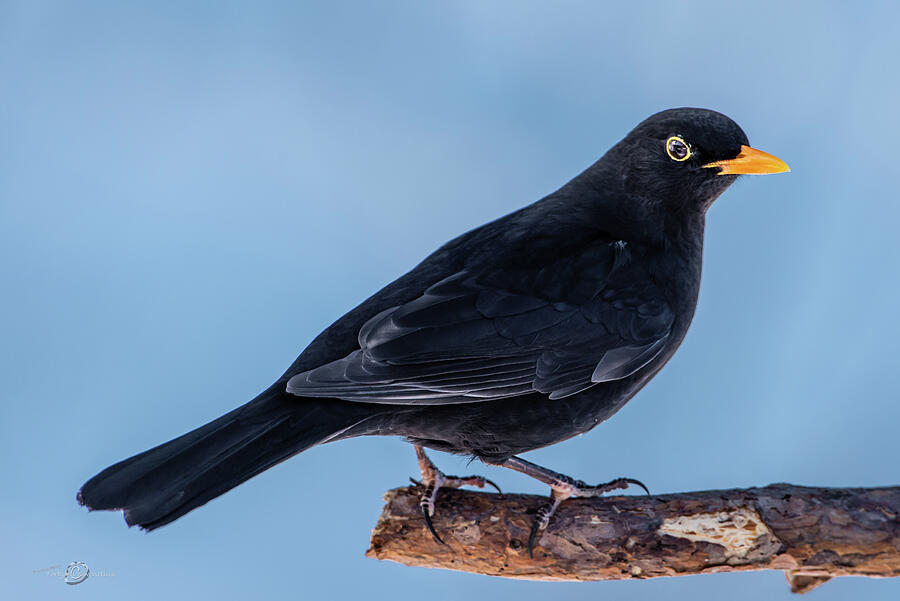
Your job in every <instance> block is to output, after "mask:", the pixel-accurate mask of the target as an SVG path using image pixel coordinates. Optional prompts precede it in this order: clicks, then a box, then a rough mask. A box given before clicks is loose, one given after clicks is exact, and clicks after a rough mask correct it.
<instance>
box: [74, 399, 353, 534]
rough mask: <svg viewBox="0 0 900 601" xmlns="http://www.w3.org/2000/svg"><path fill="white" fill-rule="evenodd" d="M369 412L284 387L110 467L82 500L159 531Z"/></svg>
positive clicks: (81, 493)
mask: <svg viewBox="0 0 900 601" xmlns="http://www.w3.org/2000/svg"><path fill="white" fill-rule="evenodd" d="M367 415H368V410H367V409H366V408H365V406H364V405H362V406H361V405H355V406H354V405H349V404H345V403H341V402H340V401H338V402H335V401H334V400H327V399H323V400H318V399H303V398H298V397H295V396H293V395H289V394H287V393H286V392H284V383H283V382H282V383H280V384H276V385H275V386H273V387H271V388H269V389H268V390H266V391H265V392H263V393H262V394H260V395H259V396H258V397H256V398H255V399H253V400H252V401H250V402H249V403H247V404H246V405H244V406H242V407H239V408H237V409H235V410H234V411H232V412H230V413H227V414H225V415H223V416H222V417H220V418H218V419H216V420H214V421H212V422H210V423H208V424H206V425H205V426H201V427H200V428H197V429H196V430H194V431H192V432H189V433H187V434H185V435H183V436H180V437H178V438H176V439H174V440H171V441H169V442H167V443H165V444H162V445H160V446H158V447H156V448H153V449H150V450H149V451H145V452H143V453H141V454H139V455H135V456H134V457H131V458H130V459H126V460H124V461H121V462H119V463H117V464H115V465H113V466H110V467H108V468H106V469H105V470H103V471H102V472H100V473H99V474H97V475H96V476H94V477H93V478H91V479H90V480H88V481H87V482H86V483H85V484H84V485H83V486H82V487H81V490H80V491H79V492H78V502H79V503H81V504H82V505H85V506H86V507H88V508H90V509H113V510H123V511H124V512H125V521H126V522H127V523H128V525H129V526H132V525H135V524H137V525H139V526H140V527H141V528H144V529H146V530H153V529H155V528H159V527H160V526H164V525H166V524H168V523H169V522H172V521H174V520H176V519H178V518H179V517H181V516H183V515H184V514H186V513H187V512H189V511H191V510H192V509H196V508H197V507H200V506H201V505H203V504H205V503H206V502H208V501H210V500H211V499H214V498H216V497H218V496H219V495H221V494H224V493H225V492H227V491H229V490H231V489H232V488H234V487H235V486H237V485H239V484H241V483H242V482H244V481H246V480H248V479H249V478H252V477H253V476H255V475H256V474H259V473H260V472H262V471H264V470H266V469H268V468H270V467H272V466H273V465H275V464H277V463H280V462H281V461H284V460H285V459H287V458H289V457H291V456H292V455H295V454H296V453H299V452H301V451H303V450H305V449H308V448H309V447H312V446H315V445H317V444H319V443H322V442H325V441H327V440H330V439H332V438H334V437H336V436H339V435H340V434H341V433H342V432H344V431H345V430H346V429H348V428H350V427H352V426H353V425H355V424H357V423H359V422H360V421H361V420H363V419H365V418H366V416H367Z"/></svg>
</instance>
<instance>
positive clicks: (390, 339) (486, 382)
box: [78, 108, 788, 551]
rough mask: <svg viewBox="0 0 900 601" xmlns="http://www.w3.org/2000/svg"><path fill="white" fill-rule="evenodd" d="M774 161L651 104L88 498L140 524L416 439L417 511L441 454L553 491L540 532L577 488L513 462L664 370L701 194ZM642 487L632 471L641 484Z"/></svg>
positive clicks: (568, 433) (703, 201)
mask: <svg viewBox="0 0 900 601" xmlns="http://www.w3.org/2000/svg"><path fill="white" fill-rule="evenodd" d="M783 171H788V166H787V165H786V164H785V163H784V162H783V161H781V160H780V159H778V158H776V157H774V156H772V155H769V154H766V153H764V152H761V151H759V150H754V149H753V148H750V147H749V146H748V140H747V136H746V135H745V134H744V132H743V131H742V130H741V128H740V127H738V125H737V124H736V123H735V122H734V121H732V120H731V119H729V118H728V117H726V116H725V115H722V114H721V113H717V112H715V111H710V110H704V109H696V108H680V109H672V110H667V111H663V112H661V113H657V114H655V115H653V116H651V117H650V118H648V119H647V120H645V121H644V122H642V123H641V124H640V125H638V126H637V127H636V128H635V129H634V130H633V131H631V133H629V134H628V135H627V136H626V137H625V138H624V139H623V140H622V141H620V142H619V143H618V144H616V145H615V146H614V147H613V148H612V149H611V150H609V152H607V153H606V154H605V155H604V156H603V157H602V158H601V159H600V160H598V161H597V162H596V163H594V164H593V165H591V166H590V167H588V168H587V169H586V170H585V171H584V172H583V173H581V174H580V175H578V176H577V177H575V178H574V179H573V180H572V181H570V182H569V183H567V184H566V185H565V186H563V187H562V188H560V189H559V190H557V191H556V192H554V193H552V194H550V195H549V196H547V197H546V198H543V199H542V200H539V201H538V202H536V203H534V204H531V205H529V206H526V207H525V208H523V209H520V210H518V211H516V212H514V213H511V214H509V215H507V216H505V217H502V218H500V219H497V220H496V221H492V222H490V223H487V224H485V225H483V226H481V227H479V228H477V229H474V230H472V231H470V232H468V233H466V234H463V235H462V236H459V237H458V238H456V239H454V240H451V241H450V242H448V243H447V244H445V245H444V246H442V247H441V248H439V249H438V250H437V251H435V252H434V253H433V254H431V255H430V256H429V257H428V258H426V259H425V260H424V261H422V262H421V263H420V264H419V265H418V266H416V267H415V268H414V269H413V270H412V271H410V272H409V273H407V274H406V275H404V276H402V277H400V278H399V279H397V280H396V281H394V282H392V283H391V284H389V285H387V286H386V287H385V288H383V289H382V290H380V291H379V292H377V293H375V294H374V295H373V296H372V297H370V298H369V299H368V300H366V301H365V302H363V303H362V304H361V305H359V306H358V307H356V308H355V309H353V310H352V311H350V312H349V313H347V314H346V315H344V316H343V317H341V318H340V319H338V320H337V321H336V322H335V323H334V324H332V325H331V326H330V327H328V329H326V330H325V331H324V332H322V333H321V334H320V335H319V336H318V337H317V338H316V339H315V340H313V341H312V343H311V344H310V345H309V346H308V347H307V348H306V350H304V351H303V353H302V354H301V355H300V356H299V357H298V358H297V360H296V361H294V363H293V365H291V366H290V368H289V369H288V370H287V371H286V372H285V374H284V375H283V376H281V378H279V380H278V381H277V382H275V383H274V384H273V385H272V386H270V387H269V388H268V389H266V390H265V391H264V392H262V393H261V394H260V395H259V396H257V397H256V398H255V399H253V400H252V401H250V402H249V403H247V404H246V405H243V406H242V407H239V408H237V409H235V410H233V411H231V412H230V413H227V414H225V415H223V416H222V417H220V418H218V419H216V420H214V421H212V422H210V423H208V424H206V425H205V426H202V427H200V428H198V429H196V430H194V431H193V432H190V433H188V434H185V435H183V436H181V437H179V438H176V439H175V440H172V441H170V442H167V443H165V444H163V445H160V446H158V447H156V448H154V449H151V450H149V451H145V452H144V453H141V454H139V455H136V456H134V457H132V458H130V459H126V460H124V461H121V462H120V463H117V464H115V465H113V466H111V467H109V468H107V469H105V470H103V471H102V472H100V473H99V474H98V475H96V476H94V477H93V478H91V479H90V480H88V482H87V483H85V484H84V486H82V488H81V491H80V492H79V493H78V501H79V502H80V503H81V504H83V505H85V506H87V507H89V508H91V509H116V510H118V509H121V510H124V513H125V521H126V522H127V523H128V524H129V525H134V524H138V525H139V526H141V527H142V528H144V529H147V530H153V529H155V528H159V527H160V526H163V525H165V524H168V523H169V522H172V521H173V520H176V519H178V518H179V517H181V516H182V515H184V514H185V513H187V512H189V511H191V510H192V509H195V508H196V507H199V506H201V505H203V504H204V503H206V502H207V501H209V500H210V499H213V498H215V497H217V496H219V495H221V494H223V493H224V492H226V491H228V490H230V489H231V488H234V487H235V486H237V485H238V484H241V483H242V482H244V481H245V480H247V479H249V478H251V477H253V476H255V475H256V474H258V473H260V472H262V471H263V470H265V469H268V468H270V467H272V466H273V465H275V464H276V463H279V462H280V461H283V460H285V459H287V458H288V457H291V456H292V455H294V454H296V453H299V452H300V451H303V450H305V449H308V448H310V447H312V446H314V445H318V444H322V443H325V442H332V441H336V440H341V439H345V438H350V437H354V436H365V435H393V436H402V437H404V438H405V439H406V440H408V441H409V442H411V443H412V444H413V445H414V447H415V449H416V454H417V456H418V459H419V465H420V468H421V471H422V484H423V486H424V493H423V495H422V510H423V513H424V516H425V522H426V524H427V526H428V528H429V529H430V530H431V532H432V534H433V535H434V537H435V538H436V539H437V540H440V538H439V537H438V535H437V533H436V532H435V530H434V527H433V525H432V522H431V516H432V514H433V512H434V501H435V496H436V494H437V492H438V490H439V489H440V488H442V487H458V486H461V485H474V486H479V487H483V486H485V484H492V483H490V481H488V480H485V479H483V478H481V477H477V476H471V477H465V478H459V477H455V476H445V475H444V474H442V473H441V472H440V471H438V469H437V468H436V467H435V466H434V464H433V463H431V461H430V460H429V459H428V457H427V456H426V455H425V451H424V449H425V448H426V447H427V448H430V449H436V450H439V451H447V452H450V453H457V454H462V455H468V456H471V457H474V458H478V459H480V460H482V461H484V462H485V463H488V464H491V465H499V466H503V467H508V468H512V469H514V470H517V471H520V472H523V473H525V474H528V475H529V476H533V477H535V478H537V479H538V480H540V481H541V482H544V483H546V484H548V485H549V486H550V488H551V499H550V503H549V504H548V505H547V506H546V507H544V508H542V509H541V511H539V512H538V515H537V517H536V518H535V521H534V527H533V529H532V535H531V539H532V540H531V541H530V542H529V551H530V549H531V546H532V544H533V541H534V536H535V534H536V533H537V532H538V531H539V529H541V528H544V527H546V525H547V523H548V520H549V518H550V516H551V514H552V513H553V511H554V510H555V509H556V507H557V506H558V505H559V503H560V502H561V501H563V500H564V499H566V498H568V497H570V496H573V495H577V496H596V495H599V494H602V493H604V492H607V491H610V490H613V489H616V488H624V487H627V486H628V484H629V483H632V484H640V483H638V482H637V481H636V480H632V479H630V478H619V479H617V480H613V481H612V482H609V483H607V484H601V485H599V486H588V485H586V484H585V483H583V482H581V481H576V480H573V479H571V478H568V477H567V476H564V475H562V474H559V473H556V472H553V471H551V470H548V469H546V468H543V467H540V466H538V465H535V464H533V463H531V462H529V461H526V460H524V459H521V458H520V457H518V455H519V454H520V453H524V452H525V451H530V450H533V449H537V448H540V447H544V446H547V445H551V444H554V443H557V442H560V441H563V440H566V439H568V438H570V437H572V436H575V435H576V434H581V433H583V432H587V431H588V430H590V429H591V428H593V427H594V426H596V425H597V424H599V423H600V422H602V421H604V420H606V419H607V418H609V417H610V416H611V415H612V414H614V413H615V412H616V411H618V410H619V409H621V408H622V406H623V405H624V404H625V403H626V402H627V401H628V400H629V399H631V397H633V396H634V395H635V393H637V391H638V390H640V389H641V387H642V386H644V385H645V384H646V383H647V382H648V381H649V380H650V378H652V377H653V376H654V375H656V373H657V372H658V371H659V370H660V369H661V368H662V367H663V365H665V363H666V362H667V361H668V360H669V358H670V357H671V356H672V354H673V353H674V352H675V350H676V349H677V348H678V345H679V344H681V341H682V339H683V338H684V335H685V333H686V332H687V329H688V326H689V325H690V323H691V319H692V317H693V314H694V308H695V306H696V303H697V294H698V290H699V286H700V266H701V255H702V247H703V228H704V221H705V215H706V211H707V209H708V208H709V207H710V205H711V204H712V203H713V201H714V200H715V199H716V198H717V197H718V196H719V195H720V194H721V193H722V192H724V191H725V189H726V188H727V187H728V186H730V185H731V184H732V183H733V182H734V181H735V179H737V176H738V175H740V174H754V173H755V174H760V173H778V172H783ZM641 486H643V485H641Z"/></svg>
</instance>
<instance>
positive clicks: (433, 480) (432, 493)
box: [410, 445, 503, 545]
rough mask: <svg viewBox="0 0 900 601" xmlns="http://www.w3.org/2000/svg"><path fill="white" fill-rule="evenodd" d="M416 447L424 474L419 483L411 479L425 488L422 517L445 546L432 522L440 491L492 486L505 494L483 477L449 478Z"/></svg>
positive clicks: (433, 534)
mask: <svg viewBox="0 0 900 601" xmlns="http://www.w3.org/2000/svg"><path fill="white" fill-rule="evenodd" d="M415 447H416V457H417V458H418V460H419V470H420V471H421V472H422V481H421V482H417V481H416V480H413V479H412V478H410V480H412V482H413V484H417V485H421V486H423V487H424V490H423V491H422V495H421V496H420V497H419V507H421V509H422V516H423V517H424V518H425V525H426V526H428V530H429V532H431V536H433V537H434V540H436V541H437V542H439V543H441V544H442V545H443V544H445V543H444V541H443V540H441V537H440V536H438V533H437V531H436V530H435V529H434V524H433V523H432V521H431V517H432V516H433V515H434V502H435V500H436V499H437V494H438V491H439V490H440V489H442V488H459V487H460V486H475V487H478V488H484V487H485V486H492V487H494V488H495V489H496V490H497V492H498V493H500V494H501V495H502V494H503V491H501V490H500V487H499V486H497V485H496V484H494V483H493V482H491V481H490V480H488V479H487V478H484V477H482V476H448V475H447V474H444V473H443V472H441V470H439V469H438V468H437V466H436V465H435V464H434V463H432V461H431V459H429V458H428V455H426V454H425V449H423V448H422V447H421V446H419V445H415Z"/></svg>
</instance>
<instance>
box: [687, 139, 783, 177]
mask: <svg viewBox="0 0 900 601" xmlns="http://www.w3.org/2000/svg"><path fill="white" fill-rule="evenodd" d="M703 166H704V167H718V168H719V173H717V174H716V175H762V174H766V173H784V172H785V171H790V170H791V168H790V167H788V165H787V163H785V162H784V161H782V160H781V159H779V158H778V157H777V156H774V155H771V154H769V153H768V152H763V151H762V150H756V149H755V148H750V147H749V146H741V153H740V154H739V155H737V156H736V157H734V158H733V159H728V160H727V161H713V162H712V163H707V164H706V165H703Z"/></svg>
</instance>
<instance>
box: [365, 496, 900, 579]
mask: <svg viewBox="0 0 900 601" xmlns="http://www.w3.org/2000/svg"><path fill="white" fill-rule="evenodd" d="M420 492H421V491H420V489H419V488H417V487H407V488H398V489H394V490H391V491H388V492H387V493H386V495H385V501H387V504H386V505H385V508H384V511H383V512H382V514H381V517H380V519H379V520H378V524H377V525H376V526H375V530H374V531H373V532H372V541H371V546H370V548H369V550H368V552H367V555H368V556H369V557H375V558H377V559H390V560H392V561H397V562H400V563H403V564H406V565H413V566H425V567H435V568H447V569H452V570H463V571H467V572H476V573H479V574H489V575H493V576H505V577H507V578H525V579H532V580H613V579H624V578H654V577H657V576H679V575H684V574H704V573H710V572H728V571H735V570H763V569H773V570H784V571H785V573H786V575H787V577H788V582H789V583H790V584H791V588H792V590H794V591H795V592H805V591H807V590H810V589H812V588H814V587H816V586H818V585H819V584H822V583H823V582H825V581H827V580H828V579H829V578H831V577H834V576H849V575H853V576H872V577H893V576H900V517H898V516H900V487H888V488H809V487H803V486H793V485H790V484H772V485H769V486H766V487H763V488H749V489H734V490H715V491H704V492H694V493H681V494H673V495H661V496H627V497H624V496H618V497H604V498H597V499H569V500H567V501H565V502H564V503H563V504H562V505H561V506H560V508H559V509H558V510H557V512H556V514H555V515H554V516H553V518H552V520H551V521H550V526H549V527H548V529H547V530H545V531H543V532H542V533H540V534H539V535H538V538H537V541H536V543H535V549H534V559H530V558H529V557H528V550H527V541H528V534H529V531H530V528H531V523H532V520H533V518H534V514H535V511H536V510H537V509H538V508H539V507H540V506H541V505H543V504H545V503H546V498H545V497H538V496H534V495H505V496H504V497H501V496H499V495H496V494H488V493H482V492H470V491H460V490H442V491H441V493H440V495H439V496H438V500H437V507H436V510H435V516H434V524H435V528H436V529H437V530H438V533H439V534H440V535H441V537H442V538H443V539H444V541H446V543H447V544H446V545H441V544H438V543H437V542H435V541H434V539H432V537H431V534H429V532H428V531H427V530H426V528H425V522H424V520H423V518H422V514H421V511H420V509H419V493H420Z"/></svg>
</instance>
